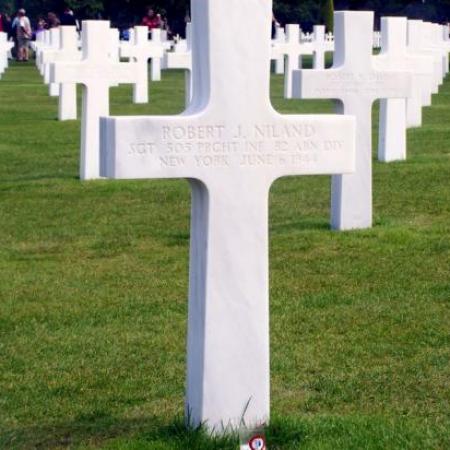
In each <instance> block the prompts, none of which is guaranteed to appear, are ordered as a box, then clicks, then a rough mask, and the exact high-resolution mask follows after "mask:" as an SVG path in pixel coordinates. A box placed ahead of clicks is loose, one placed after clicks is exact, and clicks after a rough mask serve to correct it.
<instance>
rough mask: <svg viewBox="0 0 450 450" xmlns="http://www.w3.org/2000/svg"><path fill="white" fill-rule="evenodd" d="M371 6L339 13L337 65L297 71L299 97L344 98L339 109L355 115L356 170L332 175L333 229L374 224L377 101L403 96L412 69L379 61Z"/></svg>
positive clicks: (355, 227)
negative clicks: (374, 117)
mask: <svg viewBox="0 0 450 450" xmlns="http://www.w3.org/2000/svg"><path fill="white" fill-rule="evenodd" d="M373 21H374V16H373V13H372V12H359V11H343V12H337V13H335V33H336V34H335V46H336V49H335V54H334V65H333V67H332V68H331V69H328V70H301V71H296V72H295V73H294V86H293V87H294V97H297V98H327V99H334V100H339V101H340V102H341V103H340V104H339V105H338V111H340V112H343V113H344V114H350V115H353V116H355V117H356V121H357V134H356V172H355V173H354V174H351V175H338V176H335V177H333V181H332V200H331V202H332V204H331V223H332V227H333V228H334V229H338V230H350V229H358V228H369V227H371V226H372V105H373V103H374V101H375V100H377V99H382V98H403V97H407V96H408V95H409V94H410V91H411V75H410V74H408V73H402V72H394V71H392V70H386V69H385V68H381V67H379V66H380V64H378V65H375V63H374V58H375V57H374V56H372V40H373V34H372V30H373Z"/></svg>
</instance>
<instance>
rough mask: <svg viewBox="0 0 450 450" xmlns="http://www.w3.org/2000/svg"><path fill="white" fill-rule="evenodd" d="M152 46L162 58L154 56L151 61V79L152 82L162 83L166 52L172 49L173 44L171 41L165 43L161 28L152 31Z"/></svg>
mask: <svg viewBox="0 0 450 450" xmlns="http://www.w3.org/2000/svg"><path fill="white" fill-rule="evenodd" d="M150 42H151V44H152V45H153V46H154V47H155V49H158V51H159V52H160V53H159V55H160V56H154V57H153V58H152V60H151V66H150V79H151V80H152V81H161V63H162V61H163V58H164V52H165V51H166V50H167V49H168V48H170V46H171V43H170V42H169V41H164V39H163V35H162V30H160V29H159V28H154V29H153V30H152V38H151V39H150Z"/></svg>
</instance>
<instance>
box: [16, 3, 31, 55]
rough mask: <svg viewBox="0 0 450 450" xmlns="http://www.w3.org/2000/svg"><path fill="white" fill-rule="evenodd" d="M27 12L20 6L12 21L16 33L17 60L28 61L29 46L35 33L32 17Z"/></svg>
mask: <svg viewBox="0 0 450 450" xmlns="http://www.w3.org/2000/svg"><path fill="white" fill-rule="evenodd" d="M25 14H26V12H25V10H24V9H23V8H20V9H19V11H18V12H17V16H16V18H15V19H14V21H13V23H12V29H13V30H14V32H15V35H16V48H17V50H16V57H17V61H28V46H29V43H30V40H31V37H32V34H33V33H32V30H31V24H30V19H28V17H27V16H26V15H25Z"/></svg>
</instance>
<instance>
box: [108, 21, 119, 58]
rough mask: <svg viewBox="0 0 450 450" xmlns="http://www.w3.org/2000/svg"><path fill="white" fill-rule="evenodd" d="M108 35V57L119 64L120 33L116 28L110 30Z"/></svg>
mask: <svg viewBox="0 0 450 450" xmlns="http://www.w3.org/2000/svg"><path fill="white" fill-rule="evenodd" d="M109 33H110V47H109V51H110V53H109V57H110V58H111V60H112V61H114V62H120V31H119V29H118V28H111V29H110V30H109Z"/></svg>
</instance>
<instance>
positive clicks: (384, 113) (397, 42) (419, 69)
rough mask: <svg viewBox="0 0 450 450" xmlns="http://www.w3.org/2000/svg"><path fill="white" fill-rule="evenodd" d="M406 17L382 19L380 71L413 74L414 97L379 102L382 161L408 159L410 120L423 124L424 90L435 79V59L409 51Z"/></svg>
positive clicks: (379, 141) (376, 59) (377, 62)
mask: <svg viewBox="0 0 450 450" xmlns="http://www.w3.org/2000/svg"><path fill="white" fill-rule="evenodd" d="M407 23H408V20H407V19H406V17H383V18H382V19H381V35H382V39H381V40H382V51H381V54H380V55H379V56H378V57H376V58H375V62H376V64H379V65H380V67H384V68H391V69H392V70H404V71H405V72H409V73H410V74H411V77H412V79H411V84H412V89H411V95H410V97H408V98H389V99H382V100H381V102H380V122H379V123H380V126H379V140H378V158H379V160H380V161H384V162H391V161H402V160H405V159H406V128H407V124H408V123H407V122H408V121H407V118H408V114H407V113H408V110H409V118H410V119H411V118H413V119H414V125H415V126H420V124H421V123H422V86H424V85H425V86H429V85H430V83H431V80H432V77H433V68H432V63H433V60H432V58H429V57H425V56H417V55H414V54H412V53H411V52H409V51H408V49H407V45H406V43H407Z"/></svg>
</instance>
